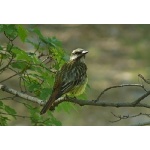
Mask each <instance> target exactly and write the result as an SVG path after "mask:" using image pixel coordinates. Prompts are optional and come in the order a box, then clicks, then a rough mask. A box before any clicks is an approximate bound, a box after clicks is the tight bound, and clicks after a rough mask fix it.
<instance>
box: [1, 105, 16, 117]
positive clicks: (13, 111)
mask: <svg viewBox="0 0 150 150" xmlns="http://www.w3.org/2000/svg"><path fill="white" fill-rule="evenodd" d="M4 109H5V111H6V112H7V113H8V114H10V115H15V114H16V111H15V110H14V109H13V108H11V107H9V106H7V105H5V108H4Z"/></svg>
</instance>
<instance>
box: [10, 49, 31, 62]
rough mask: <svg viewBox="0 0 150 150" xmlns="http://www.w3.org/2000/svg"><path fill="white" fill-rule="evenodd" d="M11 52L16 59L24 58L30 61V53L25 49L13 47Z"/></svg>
mask: <svg viewBox="0 0 150 150" xmlns="http://www.w3.org/2000/svg"><path fill="white" fill-rule="evenodd" d="M12 52H13V53H14V54H16V59H17V60H26V61H31V60H32V58H31V57H30V55H28V54H27V53H26V52H25V51H23V50H21V49H18V48H13V49H12Z"/></svg>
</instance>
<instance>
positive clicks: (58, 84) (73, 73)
mask: <svg viewBox="0 0 150 150" xmlns="http://www.w3.org/2000/svg"><path fill="white" fill-rule="evenodd" d="M87 53H88V51H86V50H84V49H81V48H77V49H75V50H73V51H72V53H71V56H70V60H69V61H68V62H67V63H65V64H64V65H63V66H62V68H61V69H60V70H59V71H58V72H57V73H56V76H55V83H54V86H53V90H52V94H51V96H50V98H49V100H48V101H47V103H46V104H45V106H44V107H43V109H42V110H41V112H40V114H41V115H42V114H44V113H46V111H47V110H48V109H50V107H51V106H52V105H53V103H54V101H55V100H57V99H58V98H60V97H61V96H63V95H68V96H78V95H80V94H82V93H83V92H84V91H85V87H86V84H87V82H88V78H87V74H86V71H87V66H86V64H85V55H86V54H87Z"/></svg>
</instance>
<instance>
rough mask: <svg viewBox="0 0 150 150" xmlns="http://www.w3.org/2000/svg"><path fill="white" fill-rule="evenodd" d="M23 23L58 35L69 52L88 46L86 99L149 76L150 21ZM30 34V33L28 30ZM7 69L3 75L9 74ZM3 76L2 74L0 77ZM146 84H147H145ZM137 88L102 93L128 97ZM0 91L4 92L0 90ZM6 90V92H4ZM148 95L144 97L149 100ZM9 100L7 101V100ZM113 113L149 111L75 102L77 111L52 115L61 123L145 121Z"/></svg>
mask: <svg viewBox="0 0 150 150" xmlns="http://www.w3.org/2000/svg"><path fill="white" fill-rule="evenodd" d="M25 27H30V28H35V27H37V28H39V29H40V30H41V32H42V34H43V35H45V36H55V37H56V38H57V39H59V40H60V41H61V42H62V44H63V48H64V49H65V50H66V51H67V52H68V54H70V52H71V51H72V50H73V49H75V48H78V47H81V48H84V49H87V50H88V51H89V54H88V55H87V57H86V63H87V66H88V76H89V85H90V86H91V89H90V90H87V97H88V99H96V97H97V96H98V94H99V93H100V91H102V90H103V89H105V88H107V87H109V86H112V85H119V84H123V83H141V81H140V80H139V79H138V77H137V75H138V73H141V74H143V75H144V76H146V77H147V78H149V76H148V75H149V60H150V59H149V57H150V55H149V47H150V44H149V39H150V34H149V32H150V31H149V27H150V26H149V25H92V24H91V25H79V24H75V25H73V24H72V25H71V24H70V25H25ZM29 34H30V33H29ZM0 38H1V43H2V44H5V43H6V41H7V39H6V37H4V35H2V34H0ZM14 44H16V45H17V46H19V47H21V48H23V49H26V50H32V49H33V47H31V46H28V45H22V43H21V42H20V41H19V40H17V39H16V40H15V41H14ZM9 75H10V73H9V72H7V73H6V74H5V75H4V76H5V77H6V76H9ZM2 78H3V77H2ZM16 80H17V79H15V78H14V79H12V80H11V81H9V82H6V83H5V85H8V86H10V87H12V88H13V87H15V89H17V87H16V86H15V83H16ZM147 88H149V87H147ZM142 93H143V91H141V90H139V89H138V88H129V87H127V88H122V89H114V90H111V91H109V92H107V93H106V94H105V95H103V97H102V98H103V100H105V101H106V100H107V101H114V102H115V101H129V100H132V99H133V100H134V99H136V98H137V97H139V95H140V94H142ZM0 94H1V95H2V94H4V93H2V92H1V91H0ZM5 94H6V93H5ZM148 99H149V98H146V99H145V100H147V101H148ZM9 103H10V102H9ZM11 103H12V104H11V105H12V107H13V108H15V109H16V110H17V112H20V114H21V115H26V114H27V110H26V109H25V108H24V107H23V106H22V105H19V104H18V103H15V102H13V101H12V102H11ZM111 112H113V113H115V114H125V115H128V114H136V113H138V112H146V113H148V112H149V110H148V109H143V108H136V109H135V108H111V107H108V108H105V107H94V106H84V107H79V106H77V111H75V110H71V112H70V113H66V112H63V111H61V112H54V113H53V114H54V116H55V117H56V118H58V120H60V121H61V122H62V124H63V125H130V124H135V123H139V122H142V121H146V120H147V118H145V117H138V118H132V119H128V120H123V121H120V122H116V123H111V122H110V121H112V120H114V119H115V118H114V116H113V115H112V114H111ZM10 125H30V124H29V121H28V119H23V118H17V121H16V120H14V121H10Z"/></svg>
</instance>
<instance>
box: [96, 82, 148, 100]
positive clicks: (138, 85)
mask: <svg viewBox="0 0 150 150" xmlns="http://www.w3.org/2000/svg"><path fill="white" fill-rule="evenodd" d="M125 86H137V87H141V88H143V89H144V91H146V89H145V88H144V86H143V85H141V84H122V85H115V86H111V87H108V88H106V89H105V90H103V91H102V92H101V93H100V95H99V96H98V97H97V99H96V100H95V102H97V101H98V100H99V99H100V97H101V96H102V95H103V94H104V93H105V92H106V91H108V90H110V89H113V88H119V87H125Z"/></svg>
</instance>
